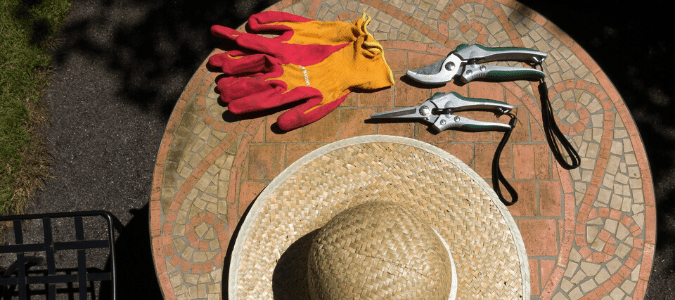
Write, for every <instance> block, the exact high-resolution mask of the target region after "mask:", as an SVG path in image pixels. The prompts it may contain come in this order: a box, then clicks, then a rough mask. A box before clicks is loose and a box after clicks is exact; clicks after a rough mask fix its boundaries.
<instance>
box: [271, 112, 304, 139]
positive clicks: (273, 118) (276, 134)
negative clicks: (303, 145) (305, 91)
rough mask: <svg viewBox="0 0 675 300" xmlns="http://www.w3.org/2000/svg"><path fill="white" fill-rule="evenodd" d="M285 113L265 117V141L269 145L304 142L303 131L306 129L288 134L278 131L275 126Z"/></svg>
mask: <svg viewBox="0 0 675 300" xmlns="http://www.w3.org/2000/svg"><path fill="white" fill-rule="evenodd" d="M282 113H283V111H282V112H278V113H275V114H273V115H269V116H266V117H265V141H266V142H268V143H284V142H285V143H297V142H300V141H301V140H302V131H303V130H304V128H298V129H295V130H291V131H288V132H281V131H279V130H276V129H274V128H276V127H273V126H276V125H273V124H275V123H276V122H277V118H278V117H279V116H280V115H281V114H282Z"/></svg>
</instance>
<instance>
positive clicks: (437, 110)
mask: <svg viewBox="0 0 675 300" xmlns="http://www.w3.org/2000/svg"><path fill="white" fill-rule="evenodd" d="M511 110H513V106H512V105H509V104H507V103H505V102H501V101H496V100H489V99H478V98H467V97H463V96H460V95H459V94H457V93H455V92H450V93H447V94H443V93H436V94H434V95H433V96H432V97H431V98H429V99H428V100H427V101H425V102H424V103H422V104H421V105H418V106H413V107H407V108H403V109H398V110H394V111H387V112H381V113H376V114H372V115H371V116H370V118H371V119H380V120H386V121H422V122H425V123H429V124H431V126H432V127H433V128H434V129H435V130H436V131H438V132H441V131H443V130H446V129H453V130H461V131H501V132H506V131H509V130H510V129H511V125H509V124H503V123H494V122H485V121H476V120H472V119H469V118H466V117H462V116H458V115H455V112H461V111H488V112H493V113H495V114H496V115H503V114H507V113H510V112H511Z"/></svg>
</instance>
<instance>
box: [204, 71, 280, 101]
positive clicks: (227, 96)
mask: <svg viewBox="0 0 675 300" xmlns="http://www.w3.org/2000/svg"><path fill="white" fill-rule="evenodd" d="M217 88H218V91H219V92H220V99H222V100H223V102H225V103H230V102H232V101H234V100H237V99H240V98H243V97H246V96H249V95H251V94H253V93H259V92H261V91H265V90H269V89H274V87H273V86H271V84H270V83H269V82H266V81H265V80H264V79H261V78H248V77H225V78H223V79H221V80H219V81H218V83H217Z"/></svg>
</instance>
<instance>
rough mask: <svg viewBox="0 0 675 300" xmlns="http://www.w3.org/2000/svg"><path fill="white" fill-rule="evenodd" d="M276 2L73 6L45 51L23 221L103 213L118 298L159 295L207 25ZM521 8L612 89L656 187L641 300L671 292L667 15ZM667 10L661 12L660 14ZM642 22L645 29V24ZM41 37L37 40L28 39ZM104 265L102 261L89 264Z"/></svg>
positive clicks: (88, 1) (555, 5) (77, 2)
mask: <svg viewBox="0 0 675 300" xmlns="http://www.w3.org/2000/svg"><path fill="white" fill-rule="evenodd" d="M274 2H276V1H274V0H264V1H246V0H226V1H205V0H176V1H151V0H137V1H132V0H119V1H112V0H74V1H73V5H72V10H71V14H70V16H69V18H68V20H67V22H66V24H65V26H64V28H63V30H62V32H61V34H60V36H59V41H60V43H59V44H58V47H57V48H56V49H55V51H54V54H55V60H54V65H55V67H56V68H57V69H56V71H55V72H54V82H53V83H52V84H51V85H50V87H49V88H48V90H47V95H46V96H45V98H44V102H45V104H46V106H47V108H48V109H49V110H50V111H51V117H50V122H51V123H50V124H49V125H48V126H46V127H45V129H44V134H45V136H47V138H48V140H47V144H48V147H49V149H50V151H51V152H52V156H53V161H54V163H53V166H52V168H51V170H50V172H51V174H52V175H54V176H55V178H52V179H49V180H47V181H46V187H45V190H44V191H41V192H38V193H37V195H36V196H35V197H34V199H31V203H30V204H29V205H28V206H27V213H40V212H59V211H75V210H98V209H101V210H107V211H110V212H112V213H113V214H114V215H115V216H117V217H118V218H119V220H120V223H121V224H122V227H123V229H120V230H119V232H118V234H119V236H118V238H117V242H116V247H117V251H118V271H119V272H120V273H119V276H118V278H119V279H120V282H119V286H118V292H119V297H118V298H119V299H161V293H160V292H159V288H158V285H157V281H156V277H155V273H154V267H153V265H152V258H151V253H152V252H151V247H150V240H149V233H148V213H147V210H148V199H149V198H150V188H151V183H152V174H153V172H154V162H155V158H156V154H157V150H158V149H159V144H160V141H161V137H162V135H163V131H164V128H165V126H166V122H167V121H168V119H169V116H170V114H171V111H172V109H173V107H174V105H175V103H176V101H177V99H178V98H179V96H180V93H181V92H182V90H183V88H184V87H185V85H186V84H187V82H188V81H189V79H190V77H191V76H192V74H193V73H194V71H195V70H196V69H197V67H198V66H199V65H200V64H201V63H202V62H203V61H204V60H205V59H206V58H207V56H208V54H209V53H210V52H211V50H212V49H213V48H215V47H216V46H217V45H218V44H219V43H220V41H219V40H217V39H215V38H213V37H211V36H210V33H209V30H208V29H209V27H210V26H211V25H213V24H221V25H226V26H230V27H237V26H239V25H240V24H242V23H243V22H244V21H245V20H246V18H247V17H248V16H249V15H251V14H253V13H255V12H258V11H261V10H263V9H265V8H267V7H268V6H270V5H272V4H273V3H274ZM520 2H521V3H523V4H525V5H527V6H529V7H531V8H532V9H534V10H535V11H537V12H539V13H541V14H542V15H543V16H544V17H546V18H547V19H549V20H551V21H552V22H553V23H555V24H557V25H558V26H559V27H560V28H561V29H562V30H563V31H565V32H567V33H568V34H569V35H570V36H571V37H572V38H573V39H574V40H575V41H577V42H578V43H579V44H580V45H581V46H582V48H584V49H585V50H586V51H587V52H588V53H589V54H590V55H591V57H592V58H593V59H595V60H596V61H597V62H598V64H599V65H600V66H601V68H602V69H603V70H604V71H605V73H606V74H607V75H608V76H609V78H610V80H611V81H612V82H613V83H614V84H615V86H616V87H617V89H618V91H619V92H620V94H621V95H622V96H623V98H624V100H625V102H626V103H627V105H628V108H629V110H630V111H631V113H632V115H633V118H634V120H635V122H636V124H637V126H638V128H639V130H640V133H641V135H642V138H643V140H644V143H645V145H646V149H647V154H648V157H649V160H650V162H651V168H652V174H653V179H654V184H655V193H656V202H657V214H658V224H657V226H658V227H657V229H658V237H657V238H658V240H657V247H656V257H655V262H654V272H653V273H652V275H651V276H652V277H651V279H650V285H649V288H648V292H647V298H648V299H662V298H663V297H662V296H663V295H675V284H671V283H673V282H675V273H674V270H675V259H674V257H675V253H674V252H673V249H674V248H675V208H674V206H673V205H670V204H669V203H668V199H670V198H672V197H673V196H675V177H673V174H675V172H674V171H675V160H674V159H675V158H673V156H672V154H671V153H672V149H673V148H674V147H675V119H674V118H671V116H672V115H673V113H675V106H673V104H672V97H673V95H674V93H673V85H672V84H670V83H669V81H666V80H669V79H670V78H669V77H668V76H666V75H667V74H669V73H671V70H672V67H673V59H672V58H671V57H670V55H669V54H670V53H672V52H673V49H674V48H673V44H672V43H673V42H672V39H667V37H666V33H670V32H672V31H671V30H670V29H671V26H670V25H669V21H670V20H671V19H672V17H671V16H670V15H669V14H670V11H669V10H666V9H659V6H664V5H661V4H660V2H658V1H657V2H651V3H650V4H649V5H647V4H642V3H637V2H636V3H632V4H631V5H622V6H619V5H614V6H612V4H607V3H605V2H602V3H600V2H597V3H596V2H588V1H564V2H551V1H533V0H523V1H520ZM664 7H665V6H664ZM647 20H648V21H647ZM38 38H39V37H38ZM97 259H99V260H100V261H101V264H102V265H105V264H106V261H107V259H108V258H107V257H98V258H97Z"/></svg>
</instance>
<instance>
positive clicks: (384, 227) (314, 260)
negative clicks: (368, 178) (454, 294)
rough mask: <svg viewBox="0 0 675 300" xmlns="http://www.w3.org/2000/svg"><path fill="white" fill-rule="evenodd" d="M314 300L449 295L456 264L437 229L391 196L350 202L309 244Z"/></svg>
mask: <svg viewBox="0 0 675 300" xmlns="http://www.w3.org/2000/svg"><path fill="white" fill-rule="evenodd" d="M308 264H309V271H308V273H309V276H308V277H309V278H308V279H309V294H310V296H311V297H310V298H311V299H313V300H337V299H344V300H348V299H355V300H356V299H383V300H384V299H392V300H394V299H427V300H448V295H450V288H451V286H452V267H451V264H450V256H449V255H448V250H447V249H446V248H445V246H444V245H443V242H442V241H441V240H440V239H439V237H438V235H436V233H435V232H434V230H433V229H432V228H431V227H429V225H428V224H426V223H425V222H424V220H422V219H420V218H418V217H417V216H416V215H415V214H414V213H412V212H411V211H410V210H408V209H406V208H405V207H403V206H401V205H397V204H394V203H390V202H367V203H364V204H360V205H357V206H354V207H352V208H349V209H347V210H345V211H343V212H341V213H340V214H338V215H337V216H335V218H333V219H332V220H330V221H329V222H328V223H327V224H326V225H325V226H323V227H322V228H321V229H320V230H319V232H318V233H317V235H316V237H315V238H314V240H313V241H312V246H311V248H310V250H309V261H308Z"/></svg>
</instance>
